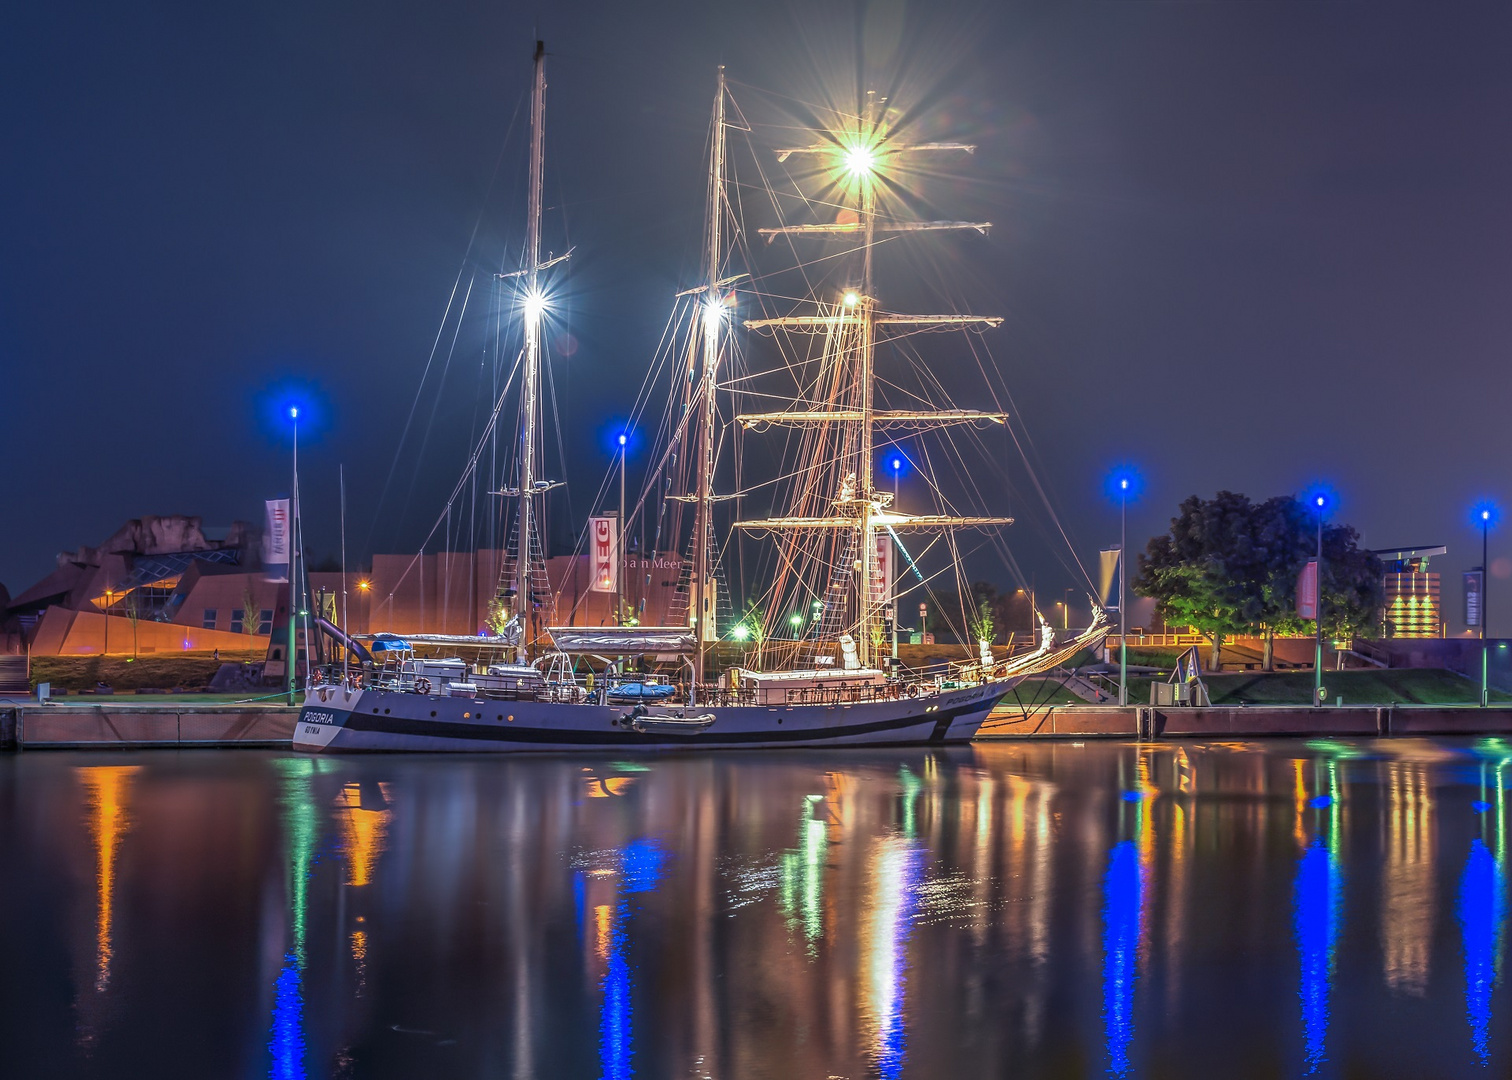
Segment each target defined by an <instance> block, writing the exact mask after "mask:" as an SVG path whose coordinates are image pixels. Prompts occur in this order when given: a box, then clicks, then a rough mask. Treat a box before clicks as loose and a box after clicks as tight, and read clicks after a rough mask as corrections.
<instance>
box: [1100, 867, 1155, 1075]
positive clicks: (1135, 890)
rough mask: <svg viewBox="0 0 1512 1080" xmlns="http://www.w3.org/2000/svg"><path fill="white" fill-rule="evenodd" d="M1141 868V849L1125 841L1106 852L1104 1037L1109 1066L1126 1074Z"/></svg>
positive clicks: (1141, 896) (1140, 904)
mask: <svg viewBox="0 0 1512 1080" xmlns="http://www.w3.org/2000/svg"><path fill="white" fill-rule="evenodd" d="M1144 886H1145V883H1144V867H1143V866H1141V865H1140V862H1139V848H1138V846H1137V845H1136V844H1135V843H1134V841H1132V840H1124V841H1122V842H1120V843H1118V844H1115V845H1114V846H1113V850H1112V851H1111V852H1109V853H1108V872H1107V873H1106V874H1105V875H1103V980H1102V981H1103V1036H1104V1038H1105V1040H1106V1042H1107V1046H1108V1061H1109V1065H1108V1069H1109V1071H1110V1072H1112V1073H1113V1074H1114V1075H1115V1076H1126V1075H1127V1074H1128V1072H1129V1044H1130V1043H1131V1042H1132V1041H1133V1039H1134V982H1135V980H1136V979H1137V978H1138V977H1139V934H1140V925H1141V920H1142V919H1143V916H1144Z"/></svg>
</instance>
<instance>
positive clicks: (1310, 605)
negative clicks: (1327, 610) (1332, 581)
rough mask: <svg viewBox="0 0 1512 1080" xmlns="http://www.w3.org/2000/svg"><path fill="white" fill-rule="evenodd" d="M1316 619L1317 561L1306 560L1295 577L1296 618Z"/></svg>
mask: <svg viewBox="0 0 1512 1080" xmlns="http://www.w3.org/2000/svg"><path fill="white" fill-rule="evenodd" d="M1317 617H1318V560H1317V559H1308V560H1307V562H1306V563H1305V564H1304V565H1303V567H1302V573H1301V574H1299V575H1297V618H1299V619H1316V618H1317Z"/></svg>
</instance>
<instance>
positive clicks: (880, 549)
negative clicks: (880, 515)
mask: <svg viewBox="0 0 1512 1080" xmlns="http://www.w3.org/2000/svg"><path fill="white" fill-rule="evenodd" d="M876 540H877V561H876V563H875V566H874V573H873V575H872V580H873V584H874V585H875V589H876V591H875V592H874V593H873V594H872V603H874V604H887V603H889V602H890V601H891V600H892V588H893V538H892V533H890V532H888V531H887V530H886V529H881V530H878V532H877V535H876Z"/></svg>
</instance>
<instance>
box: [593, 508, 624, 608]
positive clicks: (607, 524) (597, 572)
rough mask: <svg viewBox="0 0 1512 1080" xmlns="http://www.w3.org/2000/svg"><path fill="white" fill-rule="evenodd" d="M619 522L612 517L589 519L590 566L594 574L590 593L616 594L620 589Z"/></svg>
mask: <svg viewBox="0 0 1512 1080" xmlns="http://www.w3.org/2000/svg"><path fill="white" fill-rule="evenodd" d="M618 533H619V521H618V520H616V519H615V518H612V517H595V518H589V519H588V548H589V554H588V566H589V569H590V570H591V572H592V575H591V577H590V578H589V582H588V591H589V592H615V591H617V590H618V587H619V535H618Z"/></svg>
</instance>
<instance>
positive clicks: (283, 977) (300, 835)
mask: <svg viewBox="0 0 1512 1080" xmlns="http://www.w3.org/2000/svg"><path fill="white" fill-rule="evenodd" d="M275 766H276V767H277V769H278V771H279V772H280V773H282V774H283V775H282V778H281V779H282V783H281V784H280V786H279V788H280V789H279V794H278V804H279V810H280V817H281V818H282V823H283V827H284V834H285V840H286V842H287V844H288V858H289V865H288V890H289V931H290V937H291V938H292V940H291V942H290V948H289V950H288V951H287V952H286V953H284V958H283V967H282V968H281V969H280V970H279V973H278V978H277V979H276V980H275V981H274V983H273V1023H272V1027H271V1029H270V1030H269V1032H268V1053H269V1055H270V1057H271V1059H272V1060H271V1062H270V1066H269V1070H268V1075H269V1076H271V1077H273V1080H297V1078H302V1077H304V1076H305V1043H306V1039H305V1030H304V1022H305V1016H304V993H303V983H304V967H305V919H306V915H307V911H308V908H309V889H310V873H311V866H312V864H313V862H314V858H315V842H316V839H317V834H318V832H319V824H320V823H319V821H318V820H317V817H316V812H315V795H314V767H313V764H312V763H311V761H310V760H309V759H307V758H289V759H285V760H280V761H278V762H275Z"/></svg>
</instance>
